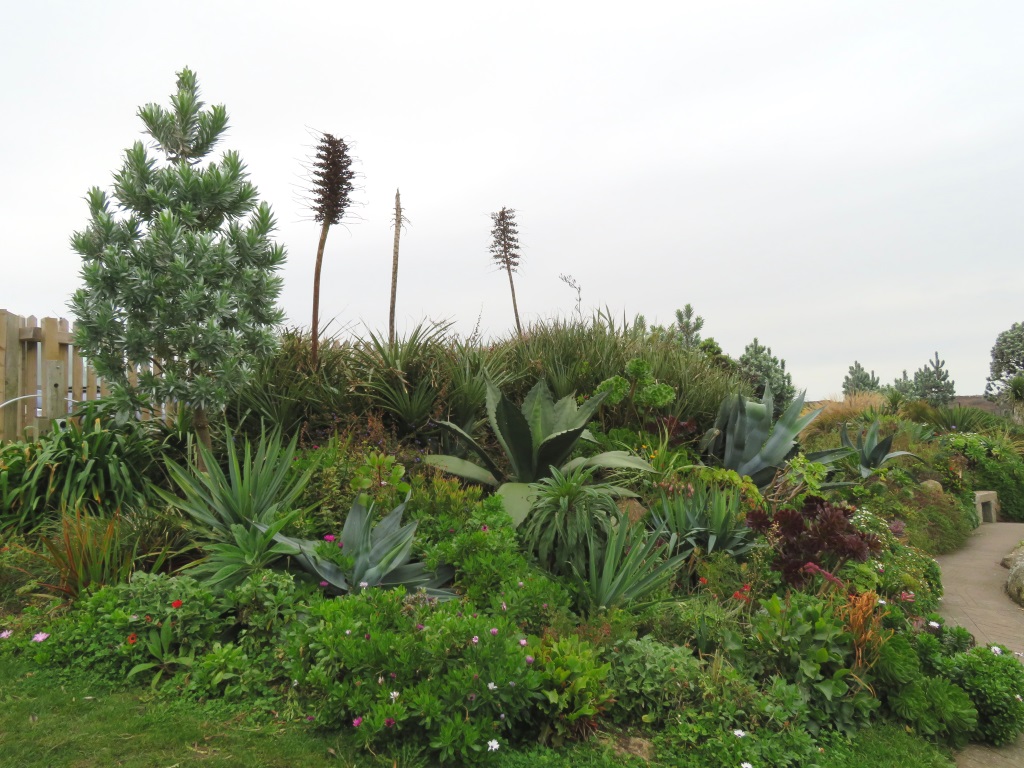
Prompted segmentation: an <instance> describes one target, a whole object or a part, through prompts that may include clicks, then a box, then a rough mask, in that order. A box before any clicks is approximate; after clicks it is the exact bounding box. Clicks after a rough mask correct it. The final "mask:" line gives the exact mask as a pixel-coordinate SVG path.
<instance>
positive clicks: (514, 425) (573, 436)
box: [424, 379, 650, 525]
mask: <svg viewBox="0 0 1024 768" xmlns="http://www.w3.org/2000/svg"><path fill="white" fill-rule="evenodd" d="M605 397H606V395H603V394H602V395H597V396H595V397H592V398H590V399H589V400H586V401H585V402H584V403H583V405H582V406H577V403H576V400H575V399H574V398H573V397H571V396H566V397H563V398H562V399H561V400H559V401H558V402H555V400H554V398H553V397H552V396H551V391H550V390H549V389H548V386H547V384H546V383H545V382H544V380H543V379H542V380H540V381H538V382H537V383H536V384H535V385H534V387H533V389H531V390H530V392H529V394H527V396H526V399H525V400H524V401H523V405H522V407H521V408H516V406H515V405H514V404H513V403H512V401H511V400H509V399H508V397H506V396H505V395H504V394H502V393H501V392H500V391H499V390H498V388H497V386H496V385H494V384H493V382H488V384H487V417H488V422H489V423H490V426H491V431H492V432H493V433H494V437H495V439H496V440H497V441H498V444H499V445H500V446H501V449H502V451H503V453H504V455H505V458H506V460H507V462H508V464H509V465H510V469H509V470H508V471H507V472H506V471H503V470H502V469H501V468H500V467H499V462H498V461H497V460H496V459H494V458H492V457H491V455H490V454H488V452H487V451H486V450H485V449H484V448H483V446H481V445H480V444H479V443H478V442H477V441H476V440H474V439H473V438H472V437H471V436H470V435H469V434H468V433H466V432H465V431H464V430H463V429H462V428H461V427H459V426H457V425H456V424H452V423H451V422H448V421H442V422H439V423H438V424H439V426H441V427H443V428H444V429H446V430H448V431H450V432H451V433H453V434H455V435H457V436H458V437H459V438H460V439H462V440H463V441H464V442H465V444H466V445H467V446H468V447H469V448H470V450H472V451H473V453H475V454H476V455H477V457H479V458H480V460H481V462H482V463H483V466H480V465H479V464H474V463H472V462H470V461H467V460H465V459H461V458H458V457H457V456H427V457H425V458H424V461H425V462H426V463H428V464H430V465H432V466H435V467H438V468H439V469H442V470H444V471H446V472H451V473H452V474H455V475H459V476H460V477H463V478H465V479H467V480H471V481H473V482H476V483H482V484H484V485H488V486H492V487H495V488H497V492H498V493H499V494H500V495H501V496H502V497H503V499H504V501H505V510H506V511H507V512H508V513H509V515H510V516H511V517H512V520H513V521H514V522H515V524H516V525H519V524H520V523H522V522H523V520H524V519H525V518H526V515H527V513H528V512H529V510H530V504H529V501H528V500H527V498H528V496H529V494H530V493H531V490H530V486H529V484H530V483H534V482H537V481H538V480H542V479H543V478H545V477H550V475H551V468H552V467H555V468H557V469H560V470H561V471H562V472H567V471H570V470H572V469H575V468H576V467H579V466H588V467H604V468H628V469H639V470H648V471H649V469H650V465H649V464H647V462H645V461H643V460H642V459H640V458H638V457H636V456H632V455H630V454H629V453H627V452H625V451H607V452H605V453H600V454H598V455H596V456H591V457H588V458H582V457H581V458H577V459H573V460H572V461H569V460H568V459H569V456H570V455H571V454H572V452H573V450H574V449H575V447H576V444H577V443H578V442H579V441H580V440H581V439H583V440H593V438H592V437H591V435H590V433H589V432H588V431H587V422H588V421H589V420H590V418H591V416H592V415H593V414H594V412H595V411H596V410H597V407H598V406H599V405H600V404H601V402H602V401H603V400H604V398H605Z"/></svg>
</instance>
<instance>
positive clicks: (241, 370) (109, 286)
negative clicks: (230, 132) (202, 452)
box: [71, 69, 285, 447]
mask: <svg viewBox="0 0 1024 768" xmlns="http://www.w3.org/2000/svg"><path fill="white" fill-rule="evenodd" d="M138 115H139V117H140V118H141V119H142V122H143V125H144V126H145V133H146V134H148V136H149V137H150V138H151V139H152V140H153V142H154V143H155V146H154V147H153V150H154V151H155V153H156V155H157V156H153V155H151V154H150V149H148V148H147V147H146V146H145V145H144V144H143V143H142V142H141V141H137V142H135V144H134V145H133V146H132V147H131V148H130V149H128V150H127V151H126V152H125V159H124V164H123V166H122V167H121V170H120V171H118V172H117V173H116V174H115V175H114V187H113V196H112V198H110V197H108V196H107V194H106V193H105V192H103V191H101V190H100V189H99V188H98V187H94V188H92V189H91V190H89V193H88V195H87V200H88V203H89V212H90V217H91V218H90V221H89V225H88V227H87V228H86V229H85V230H83V231H81V232H77V233H75V234H74V235H73V236H72V238H71V244H72V247H73V248H74V250H75V251H77V252H78V253H79V254H80V255H81V256H82V262H83V263H82V281H83V283H84V285H83V287H82V288H80V289H79V290H78V291H76V292H75V294H74V296H73V297H72V300H71V309H72V312H73V313H74V315H75V317H76V323H75V330H76V335H75V343H76V344H77V345H78V347H79V349H80V350H81V351H82V353H83V355H84V356H86V357H88V358H89V359H90V360H91V362H92V363H93V365H94V366H95V367H96V371H97V372H98V373H99V374H100V375H101V376H103V377H104V378H106V379H107V381H108V382H110V384H111V387H112V396H113V397H114V398H115V400H116V402H117V405H118V410H119V412H120V413H121V415H122V416H126V415H127V414H129V413H132V412H134V411H135V410H136V409H137V408H138V407H140V405H141V404H142V403H144V401H145V399H146V398H152V400H153V402H154V403H161V402H165V401H175V402H177V403H178V404H179V405H183V406H186V407H188V408H191V410H192V416H193V427H194V428H195V430H196V433H197V435H198V437H199V439H200V441H201V442H202V443H203V444H204V445H206V446H207V447H209V446H210V445H211V440H210V430H209V415H210V414H211V413H215V412H217V411H220V410H221V409H223V407H224V406H225V405H226V403H227V401H228V399H229V398H230V397H231V395H232V394H233V393H235V392H237V391H238V390H239V388H240V387H241V386H242V385H243V384H244V383H245V381H246V380H247V377H248V373H249V370H250V363H251V361H252V360H253V359H254V358H256V357H257V356H265V355H267V354H269V353H270V352H272V351H273V348H274V344H275V335H274V326H275V325H276V324H278V323H280V322H281V321H282V320H283V313H282V312H281V310H280V309H279V308H278V307H277V304H276V301H277V296H278V294H279V293H280V290H281V278H280V277H279V276H278V274H277V273H278V270H279V269H280V268H281V266H282V265H283V264H284V260H285V251H284V248H283V247H282V246H280V245H277V244H275V243H274V242H272V241H271V240H270V235H271V233H272V232H273V230H274V226H275V224H274V218H273V215H272V214H271V211H270V207H269V206H268V205H266V204H265V203H260V202H259V201H258V198H257V191H256V187H255V186H253V185H252V184H251V183H250V182H249V181H248V174H247V173H246V171H245V165H244V164H243V163H242V160H241V159H240V158H239V156H238V153H237V152H234V151H227V152H224V154H223V155H222V157H221V159H220V161H219V162H218V161H206V158H207V156H208V155H209V154H210V153H211V151H212V150H213V148H214V147H215V146H216V145H217V143H218V142H219V141H220V139H221V138H222V137H223V135H224V132H225V130H226V129H227V126H228V116H227V111H226V110H225V108H224V106H223V105H217V106H213V107H210V108H209V109H206V108H205V104H204V103H203V102H202V101H201V100H200V98H199V86H198V83H197V80H196V76H195V74H194V73H193V72H192V71H191V70H189V69H183V70H182V71H181V72H179V73H178V81H177V92H176V93H175V94H174V95H172V96H171V105H170V109H164V108H162V107H160V106H158V105H156V104H147V105H146V106H144V107H142V108H140V109H139V112H138ZM136 375H137V381H133V378H134V376H136Z"/></svg>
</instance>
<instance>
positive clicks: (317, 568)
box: [255, 497, 455, 598]
mask: <svg viewBox="0 0 1024 768" xmlns="http://www.w3.org/2000/svg"><path fill="white" fill-rule="evenodd" d="M408 500H409V499H408V497H406V500H405V501H404V502H402V503H401V504H399V505H398V506H397V507H395V508H394V509H393V510H391V512H389V513H388V514H387V515H386V516H384V517H383V518H382V519H381V520H380V522H378V523H377V524H376V525H374V524H373V522H372V521H373V518H374V516H375V515H374V509H373V504H370V505H369V506H366V505H364V504H362V503H361V502H360V500H359V499H356V500H355V501H354V502H353V503H352V509H351V510H350V511H349V513H348V517H346V518H345V525H344V527H343V528H342V531H341V536H340V537H339V539H338V541H337V542H336V543H334V544H332V546H337V548H338V549H339V550H340V552H341V553H342V554H343V555H344V556H343V557H338V558H330V559H328V558H327V557H326V556H325V555H324V554H323V546H324V543H323V542H321V541H313V540H310V539H295V538H291V537H289V536H284V535H282V534H280V533H276V534H275V535H274V540H275V541H277V542H278V543H280V544H282V545H284V546H285V547H288V548H289V549H290V550H291V552H290V554H292V557H293V558H294V560H295V562H297V563H298V564H299V565H301V566H302V567H303V568H304V569H305V570H306V571H308V572H309V573H310V574H312V575H313V576H314V577H316V578H317V579H318V580H319V581H322V582H327V584H328V585H329V586H330V587H331V588H332V589H334V590H336V591H337V592H343V593H347V592H358V591H359V590H361V589H366V588H368V587H383V588H393V587H398V586H404V587H406V588H407V589H410V590H416V589H424V590H426V592H427V594H429V595H431V596H433V597H438V598H449V597H453V595H452V593H451V592H448V591H447V590H443V589H439V587H441V586H443V585H444V584H447V583H448V582H450V581H451V580H452V578H453V577H454V575H455V572H454V570H453V569H451V568H449V567H447V566H442V567H440V568H438V569H437V570H436V571H434V572H430V571H428V570H427V567H426V565H425V564H424V563H418V562H411V561H410V558H411V556H412V545H413V537H414V536H415V534H416V525H417V524H416V523H415V522H413V523H408V524H406V525H402V514H403V513H404V512H405V505H406V503H407V502H408ZM255 525H256V527H257V528H258V529H259V530H260V531H262V532H267V531H269V530H270V526H268V525H265V524H262V523H256V524H255Z"/></svg>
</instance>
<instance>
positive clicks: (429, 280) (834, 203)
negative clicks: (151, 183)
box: [0, 0, 1024, 398]
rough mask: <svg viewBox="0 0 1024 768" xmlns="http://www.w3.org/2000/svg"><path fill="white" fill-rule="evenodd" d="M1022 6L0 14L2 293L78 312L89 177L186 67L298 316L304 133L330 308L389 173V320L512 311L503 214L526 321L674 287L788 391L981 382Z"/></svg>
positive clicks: (1002, 313)
mask: <svg viewBox="0 0 1024 768" xmlns="http://www.w3.org/2000/svg"><path fill="white" fill-rule="evenodd" d="M1022 41H1024V4H1022V3H1020V2H1012V1H1009V0H1008V1H1007V2H983V1H980V0H973V1H972V2H969V3H966V2H952V1H948V2H940V1H939V0H927V1H925V2H908V1H904V2H900V3H892V2H857V3H835V2H831V3H826V2H820V1H819V0H813V1H812V0H807V1H806V2H778V1H776V2H764V1H763V0H762V1H761V2H723V1H722V0H715V1H714V2H694V1H692V0H687V1H686V2H661V3H654V2H647V3H644V2H634V3H630V4H626V3H622V2H617V3H605V2H579V3H568V2H561V3H558V2H546V3H539V2H525V1H524V0H520V1H519V2H516V3H503V4H500V6H499V4H497V3H489V2H481V1H480V0H477V1H476V2H458V3H456V2H440V1H437V2H431V3H422V2H420V3H412V2H408V3H399V2H391V3H385V2H377V3H352V2H333V3H327V2H321V3H306V2H290V3H282V2H263V1H262V0H250V1H249V2H224V1H218V2H191V1H185V2H182V1H178V2H172V3H169V4H156V3H142V2H103V1H102V0H100V1H98V2H95V3H81V2H46V1H45V0H33V1H32V2H28V0H23V2H20V3H17V4H16V5H15V4H14V3H13V2H8V3H5V4H4V7H3V12H2V14H0V85H2V91H0V93H2V94H3V97H4V102H3V108H2V112H3V119H2V120H0V169H2V174H3V183H2V184H0V215H2V221H3V224H4V227H3V231H4V232H5V239H6V242H5V243H4V245H3V250H2V255H0V265H2V268H0V307H2V308H7V309H10V310H12V311H15V312H18V313H19V314H23V315H29V314H34V315H37V316H43V315H60V316H67V315H68V311H67V309H66V302H67V299H68V297H69V296H70V294H71V293H72V292H73V291H74V290H75V289H76V288H77V287H78V282H79V281H78V269H79V258H78V256H77V255H75V254H74V253H73V252H72V251H71V250H70V247H69V246H68V238H69V237H70V235H71V233H72V232H73V231H74V230H76V229H81V228H83V227H84V226H85V224H86V221H87V209H86V206H85V203H84V201H83V199H82V198H83V196H84V194H85V192H86V191H87V189H88V188H89V187H91V186H93V185H99V186H101V187H104V188H106V187H109V185H110V182H111V176H112V173H113V172H114V171H115V170H116V169H118V168H119V167H120V165H121V156H122V153H123V151H124V149H125V148H127V147H128V146H130V145H131V144H132V142H133V141H135V140H136V139H137V138H140V131H141V122H140V121H139V120H138V118H137V117H136V110H137V109H138V107H139V106H140V105H142V104H144V103H146V102H153V101H155V102H158V103H160V104H163V105H166V104H167V103H168V96H169V95H170V94H171V92H172V91H173V90H174V84H175V72H176V71H177V70H179V69H181V68H182V67H184V66H189V67H191V68H192V69H194V70H195V71H196V72H197V73H198V76H199V82H200V86H201V87H202V90H203V95H204V98H205V100H206V101H207V102H208V103H223V104H225V105H226V106H227V109H228V114H229V116H230V119H231V129H230V133H229V136H228V138H227V139H226V141H225V142H223V144H222V145H221V149H227V148H231V149H237V150H238V151H239V152H240V154H241V156H242V158H243V159H244V160H245V161H246V162H247V164H248V166H249V171H250V173H251V177H252V180H253V182H254V183H255V184H256V185H257V187H258V188H259V190H260V192H261V196H262V199H264V200H266V201H268V202H269V203H270V204H271V206H272V207H273V209H274V212H275V214H276V215H277V218H278V221H279V225H280V226H279V232H278V236H279V239H280V240H281V241H282V242H283V243H284V244H285V245H286V246H287V249H288V257H289V258H288V264H287V266H286V268H285V272H284V277H285V289H284V291H283V294H282V297H281V300H282V304H283V306H284V308H285V310H286V312H287V313H288V316H289V321H290V323H292V324H301V325H303V326H308V325H309V312H310V308H311V305H312V298H311V292H312V274H313V264H314V260H315V253H316V243H317V238H318V235H319V227H318V226H317V225H315V224H314V223H313V222H312V221H311V220H310V216H309V214H308V212H307V211H306V210H305V209H304V208H303V206H302V204H301V203H300V201H299V197H300V195H301V189H302V184H303V170H302V164H303V162H305V161H306V160H307V159H308V157H309V155H310V154H311V153H312V145H313V139H312V138H311V136H310V133H309V129H311V128H312V129H317V130H321V131H327V132H330V133H334V134H336V135H340V136H344V137H346V138H347V139H349V140H350V141H351V142H352V144H353V153H354V155H355V156H356V157H357V158H358V170H359V172H360V173H361V174H362V178H361V179H360V184H361V190H360V192H359V193H358V194H357V195H356V200H357V202H358V203H359V205H358V207H356V208H354V209H353V210H352V213H353V214H354V215H355V217H356V218H354V219H353V220H352V221H351V222H350V224H349V226H348V228H347V229H345V228H340V227H336V228H334V229H333V230H332V231H331V235H330V238H329V240H328V244H327V254H326V256H325V265H324V275H323V282H322V289H321V309H322V312H323V316H324V317H325V319H327V318H331V317H334V318H336V327H355V328H357V329H362V328H363V327H364V324H365V326H368V327H370V328H373V329H376V330H384V332H386V328H387V312H388V300H389V292H390V270H391V245H392V237H393V235H392V231H391V224H390V220H391V214H392V206H393V202H394V194H395V188H396V187H401V190H402V202H403V205H404V207H405V209H406V210H405V212H406V215H407V216H408V218H409V219H410V220H411V226H410V227H409V229H408V230H407V231H406V232H405V233H404V234H403V238H402V252H401V263H400V275H399V288H398V316H399V325H400V328H406V329H408V328H409V327H411V326H412V325H413V324H415V323H416V322H417V321H418V320H420V319H422V318H424V317H428V318H434V319H445V318H447V319H451V320H454V321H455V322H456V327H457V328H458V329H459V330H461V331H462V332H464V333H468V332H469V331H470V330H471V329H472V328H473V326H474V325H475V324H476V321H477V318H478V316H479V317H480V318H481V325H482V328H483V330H484V332H485V334H488V335H504V334H507V333H509V331H510V329H511V328H512V327H513V320H512V307H511V299H510V298H509V292H508V281H507V279H506V278H505V276H504V275H503V274H501V273H499V272H496V271H495V269H494V266H493V264H492V262H491V261H490V258H489V255H488V251H487V249H488V245H489V240H490V235H489V231H490V225H491V222H490V218H489V214H490V212H491V211H496V210H498V209H499V208H501V207H502V206H508V207H511V208H515V209H517V211H518V221H519V228H520V240H521V242H522V244H523V265H522V269H521V273H520V274H519V275H518V276H517V280H516V290H517V294H518V299H519V306H520V312H521V314H522V315H523V317H524V320H533V319H537V318H542V317H550V316H552V315H555V314H563V315H564V314H568V313H570V312H571V311H572V309H573V305H574V303H575V294H574V292H573V291H572V290H570V289H569V288H568V287H567V286H566V285H565V284H563V283H562V282H560V281H559V279H558V278H559V274H561V273H567V274H570V275H572V276H574V277H575V278H576V280H577V281H578V282H579V283H580V284H581V286H582V289H583V304H584V308H585V311H586V312H589V311H590V310H591V309H594V308H597V307H604V306H607V307H609V308H610V309H611V310H612V311H613V312H615V313H617V314H618V315H620V316H621V315H622V313H623V312H625V313H627V314H628V315H629V316H630V317H631V316H632V315H634V314H636V313H643V314H644V315H645V316H646V317H647V319H648V320H649V321H652V322H663V323H668V322H671V321H672V319H673V313H674V310H675V309H676V308H677V307H682V306H683V305H684V304H685V303H687V302H690V303H692V304H693V305H694V307H695V308H696V310H697V312H698V314H700V315H702V316H704V318H705V319H706V325H705V335H711V336H714V337H715V338H716V339H717V340H718V341H719V342H720V343H721V345H722V346H723V348H724V349H725V351H726V352H728V353H730V354H733V355H735V356H738V355H739V354H740V353H742V351H743V347H744V346H745V345H746V344H747V343H748V342H749V341H750V340H751V339H752V338H753V337H754V336H757V337H758V338H759V339H760V340H761V341H762V343H766V344H768V345H769V346H771V347H772V349H773V351H774V352H775V354H777V355H779V356H781V357H783V358H785V359H786V360H787V362H788V369H789V370H790V371H791V372H792V374H793V377H794V379H795V382H796V384H797V385H798V386H799V387H806V388H807V389H808V391H809V392H808V393H809V396H810V397H812V398H818V397H823V396H826V395H828V394H830V393H835V392H838V391H839V390H840V388H841V384H842V380H843V376H844V375H845V373H846V370H847V367H848V366H849V365H850V364H851V363H852V362H853V360H854V359H858V360H860V361H861V363H862V364H864V365H865V367H867V368H869V369H874V370H875V371H876V372H877V373H878V374H879V375H880V376H881V377H882V379H883V381H891V380H892V378H893V377H895V376H896V375H898V374H899V373H900V372H901V371H902V370H903V369H904V368H906V369H908V370H909V371H910V373H913V371H914V370H915V369H916V368H919V367H920V366H922V365H923V364H924V363H925V362H926V361H927V360H928V359H929V358H930V357H931V356H932V354H933V353H934V352H935V351H936V350H938V351H939V353H940V355H941V357H943V358H944V359H945V360H946V362H947V368H948V369H949V371H950V373H951V375H952V378H953V379H955V380H956V383H957V392H958V394H979V393H980V392H981V391H982V390H983V388H984V384H985V378H986V376H987V374H988V363H989V359H990V350H991V347H992V345H993V343H994V342H995V338H996V336H997V335H998V334H999V333H1000V332H1001V331H1003V330H1005V329H1007V328H1009V326H1010V325H1011V324H1012V323H1013V322H1015V321H1019V320H1022V319H1024V318H1022V317H1021V311H1020V306H1019V305H1020V296H1021V288H1022V286H1024V261H1022V259H1021V258H1020V256H1021V242H1022V236H1024V215H1022V213H1021V208H1022V203H1024V44H1022Z"/></svg>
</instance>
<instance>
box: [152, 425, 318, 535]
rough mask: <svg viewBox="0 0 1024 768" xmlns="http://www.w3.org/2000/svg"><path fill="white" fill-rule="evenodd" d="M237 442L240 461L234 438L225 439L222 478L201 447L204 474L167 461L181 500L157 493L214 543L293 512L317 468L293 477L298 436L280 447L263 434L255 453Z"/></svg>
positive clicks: (278, 440) (211, 456) (277, 440)
mask: <svg viewBox="0 0 1024 768" xmlns="http://www.w3.org/2000/svg"><path fill="white" fill-rule="evenodd" d="M241 440H242V442H243V443H244V448H243V452H242V456H241V457H239V454H238V449H237V448H236V446H235V439H234V436H233V435H231V434H230V433H229V434H228V439H227V472H225V471H224V469H222V468H221V466H220V464H219V463H217V460H216V457H215V456H214V454H213V452H212V451H210V450H208V449H207V448H205V447H204V446H202V445H200V446H198V449H199V452H200V454H201V456H202V460H203V462H204V463H205V465H206V471H205V472H200V471H199V470H198V469H197V468H196V467H195V466H190V467H189V468H185V467H183V466H181V465H180V464H176V463H175V462H172V461H168V463H167V468H168V472H169V473H170V475H171V478H172V479H173V480H174V482H175V484H176V485H177V486H178V488H179V489H180V491H181V493H182V496H175V495H174V494H171V493H167V492H166V491H163V490H161V491H159V493H160V495H161V497H162V498H163V499H164V500H165V501H166V502H167V503H168V504H170V505H171V506H173V507H174V508H175V509H179V510H181V511H182V512H184V513H185V514H186V515H188V516H189V517H190V518H191V519H192V521H193V522H194V523H196V524H198V525H199V526H200V527H201V528H202V529H203V532H204V533H205V534H206V535H208V536H209V537H210V538H212V539H215V540H220V541H230V540H232V539H233V537H234V534H233V533H232V528H231V527H232V526H233V525H242V526H249V525H250V524H252V523H263V524H266V525H270V524H272V523H274V522H275V521H276V520H277V519H278V518H279V517H280V516H282V515H284V514H287V513H289V512H292V511H293V510H295V509H296V507H295V504H296V502H297V501H298V499H299V497H300V496H301V495H302V491H303V489H304V488H305V487H306V484H307V483H308V482H309V478H310V477H311V475H312V474H313V472H314V471H315V470H316V468H317V465H316V461H315V460H314V461H313V462H312V464H311V465H310V466H309V467H308V468H307V470H306V471H305V472H304V473H302V474H301V475H298V476H295V475H293V474H292V471H291V465H292V460H293V458H294V456H295V447H296V442H297V441H298V436H295V437H293V438H292V439H291V442H289V443H288V445H283V443H282V440H281V435H280V433H279V432H277V431H274V432H271V433H270V434H267V433H264V434H262V435H260V438H259V441H258V443H257V445H256V451H255V453H254V452H253V447H252V443H251V442H250V441H249V440H248V438H242V439H241ZM303 511H306V510H303Z"/></svg>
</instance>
